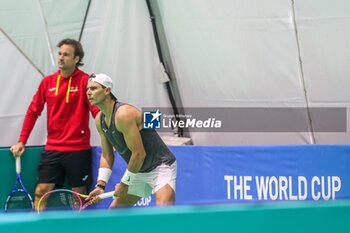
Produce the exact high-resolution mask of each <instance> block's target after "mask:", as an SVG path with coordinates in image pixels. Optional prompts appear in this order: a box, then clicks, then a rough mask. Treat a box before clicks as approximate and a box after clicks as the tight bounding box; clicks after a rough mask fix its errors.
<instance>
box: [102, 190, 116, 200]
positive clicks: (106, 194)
mask: <svg viewBox="0 0 350 233" xmlns="http://www.w3.org/2000/svg"><path fill="white" fill-rule="evenodd" d="M113 196H114V191H111V192H108V193H102V194H100V195H98V197H99V198H101V199H106V198H109V197H113Z"/></svg>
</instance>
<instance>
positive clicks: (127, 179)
mask: <svg viewBox="0 0 350 233" xmlns="http://www.w3.org/2000/svg"><path fill="white" fill-rule="evenodd" d="M135 176H136V173H132V172H130V171H129V170H128V169H126V171H125V173H124V175H123V178H122V179H121V182H123V183H124V184H126V185H130V184H131V183H132V181H133V180H134V179H135Z"/></svg>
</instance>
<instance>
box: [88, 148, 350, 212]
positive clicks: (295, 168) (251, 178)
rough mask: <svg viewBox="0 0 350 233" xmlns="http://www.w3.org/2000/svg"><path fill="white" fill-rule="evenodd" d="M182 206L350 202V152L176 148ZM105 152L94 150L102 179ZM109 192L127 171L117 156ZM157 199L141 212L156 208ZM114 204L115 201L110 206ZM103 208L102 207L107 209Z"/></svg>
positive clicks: (146, 202) (178, 195) (144, 203)
mask: <svg viewBox="0 0 350 233" xmlns="http://www.w3.org/2000/svg"><path fill="white" fill-rule="evenodd" d="M170 149H171V150H172V151H173V153H174V154H175V156H176V157H177V163H178V177H177V186H176V188H177V190H176V204H177V205H193V204H214V203H231V204H232V203H242V202H243V203H252V202H276V201H333V200H339V199H349V198H350V146H348V145H288V146H280V145H279V146H224V147H222V146H173V147H170ZM100 154H101V149H100V148H99V147H95V148H94V159H95V161H94V163H95V164H94V167H95V169H94V174H93V177H97V170H98V164H99V157H100ZM116 158H117V159H116V161H115V167H114V168H113V176H112V177H111V180H110V182H109V186H107V190H113V189H114V185H115V184H116V183H118V182H119V181H120V178H121V176H122V174H123V173H124V171H125V169H126V164H125V162H124V161H123V160H122V159H121V157H120V156H119V155H117V156H116ZM153 199H154V197H153V196H151V197H149V198H143V199H142V200H140V202H139V203H138V204H137V206H148V205H154V200H153ZM109 202H110V201H109ZM105 206H106V204H102V203H101V204H100V205H99V207H105Z"/></svg>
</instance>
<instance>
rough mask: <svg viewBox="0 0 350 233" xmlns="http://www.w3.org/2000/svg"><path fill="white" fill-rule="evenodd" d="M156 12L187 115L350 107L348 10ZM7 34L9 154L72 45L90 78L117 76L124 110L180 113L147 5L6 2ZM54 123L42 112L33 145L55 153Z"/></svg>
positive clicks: (133, 1)
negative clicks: (60, 54)
mask: <svg viewBox="0 0 350 233" xmlns="http://www.w3.org/2000/svg"><path fill="white" fill-rule="evenodd" d="M151 2H152V3H153V4H155V5H157V7H158V8H159V12H160V17H157V18H156V20H157V21H158V22H161V23H162V26H163V27H164V38H165V39H166V44H167V46H168V50H169V54H170V60H166V61H165V64H166V65H168V64H170V63H171V67H168V68H169V69H171V70H172V72H171V76H172V77H171V78H172V79H173V83H175V84H176V85H177V86H176V87H177V88H178V90H179V91H178V93H175V95H176V96H175V97H176V98H180V99H181V104H182V105H183V106H182V107H184V108H185V111H186V108H189V107H207V108H211V107H224V108H238V107H239V108H242V107H264V108H271V107H284V108H286V107H307V106H309V107H345V108H347V107H348V106H349V102H350V92H349V91H348V90H347V89H348V87H349V86H350V81H349V78H348V75H349V74H350V68H349V67H350V66H349V65H348V64H347V62H348V61H349V60H350V59H349V58H350V48H349V46H348V41H349V39H350V12H349V10H348V9H350V2H349V1H347V0H333V1H327V0H294V1H293V0H265V1H259V0H248V1H247V0H176V1H174V0H151ZM85 16H86V21H84V20H85ZM84 22H85V23H84ZM0 27H1V31H0V51H1V53H2V59H1V61H2V62H1V63H0V73H1V74H2V75H1V76H0V80H1V83H2V85H1V86H0V91H1V93H2V94H1V95H2V101H1V104H0V127H1V131H0V136H1V139H2V140H1V141H0V146H10V145H12V144H14V143H15V142H16V141H17V138H18V136H19V132H20V128H21V125H22V121H23V117H24V114H25V111H26V108H27V106H28V104H29V102H30V100H31V97H32V95H33V93H34V92H35V91H36V88H37V86H38V83H39V82H40V79H41V78H42V77H43V75H47V74H50V73H52V72H54V71H55V70H56V69H57V67H56V54H57V47H56V45H57V43H58V41H60V40H61V39H63V38H66V37H71V38H75V39H79V38H80V37H81V42H82V44H83V46H84V49H85V54H86V55H85V58H84V63H85V65H84V66H83V67H82V69H83V70H84V71H86V72H88V73H90V72H95V73H100V72H103V73H107V74H109V75H110V76H111V77H112V78H113V79H114V82H115V83H116V92H117V93H118V97H119V99H120V100H122V101H125V102H129V103H131V104H133V105H135V106H137V107H140V108H142V107H170V106H171V104H170V101H169V97H168V94H167V91H166V88H165V86H164V84H162V83H160V82H159V80H158V79H157V77H156V75H155V74H154V71H153V67H154V66H156V65H157V64H159V61H160V60H159V56H158V53H157V48H156V41H155V38H154V34H153V29H152V22H151V20H150V16H149V11H148V9H147V4H146V1H144V0H91V1H88V0H74V1H71V0H11V1H10V0H0ZM163 43H164V41H163ZM304 90H305V91H304ZM305 120H306V121H307V117H305ZM233 123H234V122H233ZM258 123H259V122H258ZM258 123H256V122H255V124H258ZM45 124H46V118H45V114H44V113H43V116H42V117H40V118H39V120H38V121H37V124H36V126H35V128H34V130H33V133H32V135H31V137H30V140H29V142H28V144H29V145H43V144H44V143H45V131H46V128H45V127H46V126H45ZM91 127H92V129H93V134H92V144H93V145H98V144H99V140H98V136H97V134H96V131H95V130H94V126H93V125H92V124H91ZM187 136H190V137H191V138H192V141H193V143H194V144H206V145H234V144H310V143H318V144H337V143H348V141H349V138H350V135H349V134H348V133H347V132H334V133H324V132H313V133H311V132H259V131H258V130H257V131H256V132H191V131H190V133H189V134H188V135H187ZM313 139H314V141H313Z"/></svg>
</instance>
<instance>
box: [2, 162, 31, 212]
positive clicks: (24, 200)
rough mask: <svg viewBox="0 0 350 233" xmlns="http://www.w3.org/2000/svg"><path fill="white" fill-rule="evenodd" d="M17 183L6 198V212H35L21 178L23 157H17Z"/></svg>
mask: <svg viewBox="0 0 350 233" xmlns="http://www.w3.org/2000/svg"><path fill="white" fill-rule="evenodd" d="M16 174H17V176H16V182H15V185H14V187H13V188H12V190H11V192H10V194H9V195H8V197H7V198H6V202H5V212H30V211H33V210H34V204H33V199H32V197H31V196H30V194H29V193H28V191H27V189H26V188H25V187H24V185H23V181H22V178H21V157H16Z"/></svg>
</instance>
